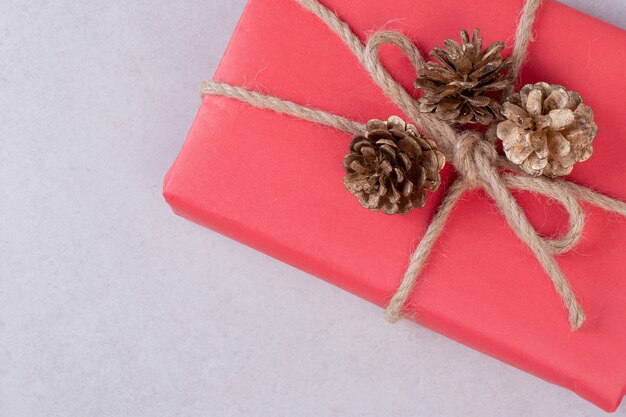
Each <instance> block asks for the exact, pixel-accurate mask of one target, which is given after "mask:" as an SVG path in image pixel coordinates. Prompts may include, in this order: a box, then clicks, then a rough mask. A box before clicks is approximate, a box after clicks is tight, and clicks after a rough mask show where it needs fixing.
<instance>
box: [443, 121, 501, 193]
mask: <svg viewBox="0 0 626 417" xmlns="http://www.w3.org/2000/svg"><path fill="white" fill-rule="evenodd" d="M497 158H498V152H497V151H496V148H495V146H494V145H493V144H492V143H491V142H488V141H487V140H486V139H485V137H484V136H483V135H481V134H480V133H478V132H475V131H472V130H468V131H466V132H463V133H462V134H461V135H460V136H459V138H458V140H457V142H456V146H455V151H454V155H453V158H452V164H453V165H454V168H456V170H457V172H458V173H459V175H461V176H462V177H463V178H464V179H465V182H466V184H467V186H468V187H471V188H479V187H482V183H483V179H482V176H481V172H482V171H483V170H484V169H485V167H487V166H490V167H492V166H494V165H495V162H496V160H497Z"/></svg>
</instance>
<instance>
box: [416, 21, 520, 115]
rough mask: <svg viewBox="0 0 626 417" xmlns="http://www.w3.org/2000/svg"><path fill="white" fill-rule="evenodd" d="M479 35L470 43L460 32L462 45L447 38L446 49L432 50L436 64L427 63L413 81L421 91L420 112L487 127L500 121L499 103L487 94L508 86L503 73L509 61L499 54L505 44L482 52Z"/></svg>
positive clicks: (464, 33)
mask: <svg viewBox="0 0 626 417" xmlns="http://www.w3.org/2000/svg"><path fill="white" fill-rule="evenodd" d="M478 33H479V30H478V29H475V30H474V34H473V36H472V40H471V41H470V40H469V36H468V34H467V31H465V30H462V31H461V40H462V45H459V44H458V43H457V42H455V41H454V40H452V39H446V40H445V41H444V43H443V44H444V47H445V49H441V48H438V47H435V49H434V50H433V51H431V52H430V56H431V57H433V58H436V59H437V60H438V61H434V62H433V61H430V62H426V64H425V66H424V67H423V68H422V69H420V70H419V73H418V74H419V78H417V79H416V80H415V87H416V88H419V89H422V90H423V91H424V95H423V96H422V97H421V98H420V99H419V105H420V111H422V112H426V113H429V112H434V114H435V116H436V117H437V118H439V119H441V120H446V121H449V122H453V123H461V124H463V123H470V122H476V123H481V124H483V125H489V124H491V123H492V122H493V121H494V120H497V119H499V117H500V103H499V102H498V100H495V99H493V98H491V97H489V96H488V95H487V94H488V93H493V92H499V91H502V90H504V89H505V88H506V87H507V86H509V85H510V84H511V80H510V77H509V76H508V75H507V74H506V73H504V71H505V70H507V69H508V68H509V67H510V65H511V60H510V59H504V58H502V55H500V51H502V49H504V42H496V43H494V44H492V45H491V46H489V47H488V48H487V49H485V50H484V51H483V50H482V38H481V37H480V35H479V34H478Z"/></svg>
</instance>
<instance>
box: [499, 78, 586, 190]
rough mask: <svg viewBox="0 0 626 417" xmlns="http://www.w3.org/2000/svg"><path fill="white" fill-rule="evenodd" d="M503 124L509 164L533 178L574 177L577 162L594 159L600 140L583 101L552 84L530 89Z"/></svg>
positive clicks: (510, 106) (509, 108) (512, 101)
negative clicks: (516, 166) (594, 152)
mask: <svg viewBox="0 0 626 417" xmlns="http://www.w3.org/2000/svg"><path fill="white" fill-rule="evenodd" d="M502 114H503V115H504V117H505V118H506V120H504V121H502V122H500V123H498V126H497V132H496V134H497V136H498V138H500V139H501V140H502V144H503V147H504V152H505V153H506V156H507V158H509V160H510V161H511V162H513V163H514V164H517V165H519V166H520V168H521V169H522V170H523V171H524V172H526V173H528V174H529V175H533V176H538V175H542V174H543V175H545V176H548V177H552V178H554V177H559V176H563V175H568V174H569V173H570V172H572V168H573V167H574V164H575V163H576V162H580V161H585V160H587V159H589V157H590V156H591V154H592V152H593V148H592V145H591V142H592V141H593V139H594V138H595V136H596V135H597V134H598V126H597V125H596V124H595V123H594V122H593V111H592V110H591V108H590V107H589V106H587V105H586V104H583V102H582V99H581V98H580V95H579V94H578V93H576V92H575V91H569V90H566V89H565V87H562V86H560V85H554V84H552V85H551V84H547V83H543V82H542V83H537V84H527V85H525V86H524V87H522V89H521V91H520V92H519V93H516V94H512V95H511V96H509V98H508V99H507V100H506V102H505V103H504V104H503V106H502Z"/></svg>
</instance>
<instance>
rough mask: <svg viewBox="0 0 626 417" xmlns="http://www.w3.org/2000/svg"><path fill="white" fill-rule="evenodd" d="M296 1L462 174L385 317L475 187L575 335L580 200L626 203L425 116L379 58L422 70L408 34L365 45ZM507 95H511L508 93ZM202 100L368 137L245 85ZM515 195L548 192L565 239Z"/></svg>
mask: <svg viewBox="0 0 626 417" xmlns="http://www.w3.org/2000/svg"><path fill="white" fill-rule="evenodd" d="M295 1H297V2H298V3H299V4H300V5H301V6H302V7H303V8H305V9H307V10H309V11H310V12H312V13H313V14H315V15H316V16H317V17H319V18H320V19H321V20H322V21H323V22H324V23H325V24H326V25H327V26H328V27H329V28H330V29H331V30H333V31H334V32H335V33H336V34H337V35H338V36H339V38H340V39H341V40H343V41H344V42H345V44H346V45H347V46H348V47H349V48H350V50H351V51H352V53H353V54H354V55H355V56H356V57H357V58H358V60H359V61H360V62H361V64H362V65H363V66H364V67H365V69H366V70H367V71H368V73H369V74H370V76H371V78H372V79H373V80H374V81H375V82H376V84H378V86H379V87H380V88H381V89H382V90H383V92H384V93H385V94H386V95H387V96H388V97H389V98H390V99H391V100H392V101H393V102H394V103H395V104H396V105H397V106H398V107H399V108H400V109H401V110H402V111H403V113H404V114H405V115H407V116H408V117H409V118H410V119H411V120H412V122H413V123H414V124H415V125H417V126H418V127H419V128H420V129H421V130H422V132H423V133H424V134H425V135H426V136H427V137H429V138H431V139H433V140H435V141H436V142H437V146H438V148H439V150H440V151H441V152H443V153H444V154H445V156H446V159H447V160H448V161H451V162H452V165H453V166H454V168H455V169H456V171H457V173H458V176H457V178H456V179H455V180H454V181H453V182H452V184H451V185H450V186H449V188H448V189H447V192H446V194H445V196H444V197H443V199H442V201H441V203H440V206H439V207H438V209H437V211H436V213H435V216H434V217H433V219H432V222H431V223H430V225H429V226H428V229H427V230H426V233H425V234H424V237H423V238H422V239H421V241H420V243H419V245H418V247H417V248H416V250H415V252H414V253H413V254H412V255H411V258H410V261H409V265H408V267H407V270H406V272H405V274H404V277H403V278H402V282H401V284H400V286H399V287H398V289H397V290H396V292H395V293H394V294H393V296H392V298H391V300H390V302H389V305H388V307H387V309H386V312H385V317H386V318H387V319H388V320H389V321H391V322H395V321H397V320H398V319H399V318H400V315H401V311H402V308H403V306H404V304H405V302H406V300H407V298H408V296H409V294H410V293H411V291H412V289H413V287H414V286H415V283H416V281H417V277H418V276H419V273H420V271H421V269H422V267H423V266H424V263H425V261H426V258H427V256H428V254H429V253H430V251H431V249H432V247H433V245H434V243H435V242H436V240H437V238H438V237H439V235H440V233H441V231H442V230H443V228H444V225H445V222H446V219H447V218H448V216H449V214H450V212H451V211H452V209H453V207H454V206H455V204H456V203H457V201H458V200H459V198H460V196H461V195H462V194H463V193H464V192H465V191H467V190H469V189H473V188H478V189H483V190H484V191H485V192H486V193H487V194H488V195H489V196H490V197H491V199H492V200H493V201H494V202H495V203H496V205H497V207H498V208H499V210H500V211H501V212H502V214H503V215H504V217H505V218H506V220H507V222H508V224H509V226H510V227H511V229H513V231H514V232H515V233H516V234H517V236H518V237H519V238H520V239H521V240H522V241H523V242H524V243H525V244H526V245H527V246H528V247H529V248H530V249H531V251H532V252H533V253H534V255H535V256H536V258H537V260H538V261H539V263H540V264H541V266H542V267H543V268H544V270H545V271H546V273H547V274H548V276H549V277H550V279H551V280H552V283H553V284H554V287H555V289H556V291H557V293H558V294H559V296H560V297H561V299H562V300H563V303H564V304H565V306H566V308H567V310H568V313H569V323H570V326H571V328H572V330H576V329H578V328H579V327H580V326H581V325H582V324H583V322H584V321H585V313H584V311H583V309H582V307H581V306H580V303H579V302H578V300H577V299H576V295H575V293H574V291H573V290H572V288H571V286H570V284H569V282H568V281H567V279H566V278H565V276H564V275H563V272H561V270H560V269H559V266H558V264H557V263H556V259H555V255H557V254H562V253H565V252H567V251H569V250H570V249H572V248H573V247H574V246H575V245H576V244H577V243H578V241H579V240H580V238H581V235H582V232H583V228H584V223H585V215H584V212H583V209H582V207H581V206H580V204H579V202H578V201H579V200H582V201H587V202H589V203H591V204H594V205H596V206H598V207H601V208H603V209H605V210H608V211H612V212H615V213H618V214H620V215H622V216H626V203H624V202H622V201H619V200H616V199H613V198H611V197H607V196H605V195H603V194H600V193H597V192H595V191H593V190H591V189H589V188H586V187H583V186H580V185H576V184H574V183H571V182H568V181H565V180H552V179H548V178H545V177H529V176H527V175H525V174H523V173H521V172H520V171H519V169H518V168H517V167H516V166H515V165H513V164H512V163H510V162H509V161H508V160H507V159H506V158H504V157H503V156H501V155H499V154H498V153H497V151H496V148H495V146H494V142H495V135H494V132H493V129H490V130H488V131H487V133H486V135H485V136H483V135H482V134H480V133H478V132H474V131H466V132H463V133H460V132H458V131H456V130H455V129H454V128H452V127H451V126H450V125H449V124H447V123H446V122H443V121H441V120H439V119H437V118H436V117H434V116H433V115H432V114H430V113H421V112H420V111H419V108H418V105H417V102H416V100H415V99H413V98H412V97H411V96H410V95H409V94H408V93H407V92H406V91H405V90H404V88H403V87H402V86H400V84H398V83H397V82H396V81H395V80H394V79H393V77H392V76H391V75H390V74H389V73H388V72H387V70H386V69H385V68H384V67H383V66H382V64H381V63H380V60H379V58H378V52H379V49H380V47H381V46H382V45H384V44H392V45H395V46H397V47H398V48H399V49H400V50H401V51H402V52H403V53H404V55H406V57H407V58H408V59H409V61H410V62H411V64H412V65H413V67H414V68H415V71H416V73H417V71H418V70H419V69H420V68H421V67H422V66H423V65H424V59H423V57H422V55H421V53H420V52H419V50H418V49H417V48H416V46H415V45H414V44H413V43H412V42H411V41H410V40H409V39H408V38H407V37H406V36H404V35H402V34H401V33H398V32H394V31H380V32H376V33H374V34H373V35H372V36H371V37H370V38H369V39H368V41H367V43H366V44H365V45H363V43H362V42H361V40H360V39H359V38H358V37H357V36H356V35H355V34H354V33H353V32H352V30H351V29H350V28H349V27H348V25H347V24H346V23H345V22H343V21H342V20H341V19H340V18H339V17H338V16H337V15H336V14H335V13H333V12H332V11H330V10H328V9H327V8H325V7H324V6H322V5H321V4H320V3H319V2H318V1H317V0H295ZM540 4H541V0H528V1H527V2H526V4H525V6H524V9H523V12H522V15H521V17H520V21H519V24H518V27H517V31H516V41H515V45H514V50H513V65H512V70H511V71H512V76H513V77H515V78H517V74H518V73H519V70H520V68H521V65H522V63H523V61H524V57H525V55H526V49H527V46H528V42H529V38H530V33H531V27H532V23H533V21H534V16H535V13H536V11H537V9H538V8H539V5H540ZM510 92H511V91H510V90H509V91H508V92H507V93H510ZM202 95H203V96H204V95H216V96H223V97H230V98H234V99H237V100H240V101H243V102H246V103H248V104H251V105H253V106H255V107H259V108H263V109H269V110H273V111H275V112H278V113H283V114H287V115H290V116H293V117H297V118H300V119H304V120H308V121H311V122H313V123H317V124H324V125H328V126H331V127H334V128H336V129H339V130H342V131H345V132H348V133H351V134H353V135H358V134H363V132H364V131H365V126H364V125H363V124H362V123H359V122H355V121H352V120H349V119H346V118H344V117H341V116H338V115H335V114H332V113H328V112H325V111H323V110H319V109H314V108H310V107H306V106H301V105H299V104H296V103H293V102H290V101H287V100H283V99H280V98H277V97H272V96H268V95H264V94H260V93H257V92H254V91H250V90H247V89H245V88H243V87H236V86H231V85H228V84H224V83H219V82H215V81H206V82H204V83H203V85H202ZM511 189H518V190H524V191H530V192H533V193H537V194H543V195H545V196H547V197H548V198H551V199H554V200H556V201H558V202H559V203H560V204H561V205H562V206H563V207H564V208H565V209H566V211H567V212H568V214H569V227H568V230H567V231H566V233H565V234H564V235H563V236H561V237H545V236H541V235H540V234H539V233H538V232H537V231H536V230H535V228H534V227H533V226H532V225H531V223H530V222H529V220H528V218H527V217H526V215H525V213H524V211H523V210H522V208H521V207H520V206H519V204H518V203H517V201H516V200H515V198H514V197H513V196H512V194H511V192H510V190H511Z"/></svg>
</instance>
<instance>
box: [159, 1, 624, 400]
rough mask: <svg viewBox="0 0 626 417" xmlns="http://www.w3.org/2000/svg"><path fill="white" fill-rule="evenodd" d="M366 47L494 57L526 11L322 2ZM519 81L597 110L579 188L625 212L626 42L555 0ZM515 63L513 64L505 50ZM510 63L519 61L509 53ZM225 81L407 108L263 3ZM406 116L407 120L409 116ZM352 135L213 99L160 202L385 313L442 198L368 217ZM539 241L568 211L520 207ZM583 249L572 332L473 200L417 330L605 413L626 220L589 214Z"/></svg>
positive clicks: (303, 99) (242, 25)
mask: <svg viewBox="0 0 626 417" xmlns="http://www.w3.org/2000/svg"><path fill="white" fill-rule="evenodd" d="M323 3H324V5H326V6H327V7H329V8H330V9H331V10H335V11H336V12H337V14H338V15H339V16H340V17H341V18H342V19H343V20H344V21H346V22H347V23H348V24H349V25H350V27H351V28H352V29H353V30H354V31H355V33H356V34H357V35H358V36H359V37H360V38H361V39H362V40H366V39H367V37H368V34H370V33H371V32H372V31H375V30H380V29H383V28H384V29H393V30H398V31H400V32H403V33H404V34H406V35H407V36H409V37H411V38H412V39H413V40H414V41H415V43H416V44H417V45H418V47H419V48H420V49H421V50H422V51H429V50H431V49H432V48H433V47H434V46H435V45H441V44H442V42H443V40H444V39H446V38H449V37H453V38H456V35H457V34H458V31H459V29H461V28H466V29H468V30H470V31H471V30H472V29H473V28H474V27H479V28H481V35H482V36H483V38H484V45H487V44H489V43H491V42H495V41H497V40H507V45H510V44H512V39H513V34H514V32H515V25H516V22H517V17H518V13H519V11H520V10H521V8H522V6H523V2H522V0H507V1H496V0H475V1H473V2H466V1H463V0H441V1H438V2H434V3H433V4H432V6H430V7H426V6H420V7H416V5H415V3H414V2H413V1H411V0H389V1H386V2H379V1H376V0H323ZM534 34H535V38H536V41H535V42H534V43H532V44H531V46H530V48H529V52H528V62H527V63H526V64H525V66H524V70H523V74H522V81H523V82H524V83H529V82H537V81H546V82H549V83H555V84H561V85H564V86H566V87H567V88H569V89H572V90H576V91H578V92H579V93H580V94H581V95H582V97H583V99H584V101H585V103H587V104H589V105H590V106H591V107H592V108H593V109H594V111H595V120H596V122H597V124H598V126H599V131H600V133H599V135H598V137H597V138H596V139H595V141H594V156H593V157H592V158H591V159H590V160H588V161H586V162H584V163H581V164H577V165H576V167H575V169H574V172H573V173H572V174H571V175H570V176H569V177H568V179H569V180H571V181H573V182H576V183H578V184H582V185H585V186H589V187H592V188H594V189H596V190H598V191H600V192H602V193H604V194H607V195H609V196H612V197H615V198H619V199H622V200H626V183H625V182H624V180H623V179H624V178H626V164H624V163H623V155H625V154H626V141H625V140H623V138H624V137H626V123H624V121H623V117H622V115H621V105H620V103H621V99H622V97H623V96H624V93H625V92H626V91H624V83H623V81H622V72H623V69H624V68H625V67H626V65H625V64H626V32H624V31H623V30H620V29H618V28H616V27H613V26H611V25H608V24H606V23H603V22H601V21H599V20H596V19H594V18H592V17H589V16H587V15H585V14H582V13H580V12H578V11H576V10H574V9H571V8H569V7H567V6H564V5H562V4H560V3H556V2H553V1H548V2H546V3H545V4H544V5H543V6H542V8H541V9H540V10H539V13H538V15H537V19H536V22H535V26H534ZM505 52H506V51H505ZM508 53H510V49H509V50H508ZM381 59H382V62H383V64H384V65H385V66H386V68H388V70H389V71H390V73H391V74H392V75H393V76H394V78H395V79H396V80H398V81H399V82H400V83H401V84H402V85H403V86H404V87H405V88H406V89H407V90H408V91H410V92H411V94H414V92H415V91H414V89H413V87H412V83H413V78H414V71H413V68H412V67H411V65H410V64H409V63H408V61H407V60H406V58H405V57H403V56H402V55H401V54H400V53H399V52H398V51H396V50H394V49H393V48H390V47H384V48H383V49H382V52H381ZM214 79H216V80H219V81H223V82H226V83H229V84H233V85H239V86H246V87H247V88H249V89H252V90H257V91H260V92H262V93H266V94H270V95H273V96H277V97H281V98H284V99H287V100H291V101H294V102H296V103H301V104H305V105H308V106H311V107H317V108H321V109H323V110H326V111H329V112H333V113H336V114H340V115H342V116H344V117H347V118H349V119H353V120H358V121H362V122H365V121H367V120H368V119H371V118H379V119H386V118H387V117H388V116H390V115H393V114H398V115H401V116H403V115H402V114H401V113H400V111H399V110H398V109H397V108H396V107H395V106H394V105H393V103H391V102H390V101H389V99H388V98H387V97H385V96H384V95H383V93H382V92H381V91H380V89H379V88H378V86H376V85H375V83H374V82H373V81H372V80H371V78H370V77H369V75H368V74H367V72H366V71H365V70H364V69H363V68H362V66H361V64H360V63H359V62H358V61H357V59H356V58H355V57H354V56H353V54H352V53H351V52H350V51H349V49H348V48H347V47H346V46H345V45H344V44H343V43H342V41H341V40H340V39H338V38H337V36H336V35H335V34H334V33H333V32H332V31H331V30H330V29H329V28H328V27H326V25H325V24H324V23H322V22H321V21H320V20H319V19H318V18H317V17H315V16H314V15H313V14H311V13H309V12H307V11H306V10H304V9H302V8H301V7H300V6H299V5H298V4H297V3H296V2H295V1H293V0H251V1H250V2H249V4H248V6H247V8H246V10H245V12H244V14H243V16H242V18H241V20H240V22H239V25H238V26H237V29H236V31H235V34H234V35H233V38H232V40H231V42H230V45H229V47H228V50H227V51H226V53H225V55H224V57H223V59H222V61H221V63H220V66H219V68H218V70H217V72H216V74H215V77H214ZM405 119H406V117H405ZM350 139H351V138H350V137H349V135H346V134H345V133H342V132H340V131H336V130H333V129H331V128H328V127H323V126H318V125H315V124H313V123H310V122H307V121H303V120H298V119H296V118H293V117H289V116H284V115H280V114H277V113H274V112H272V111H269V110H261V109H257V108H254V107H252V106H250V105H248V104H245V103H241V102H238V101H235V100H232V99H227V98H221V97H210V96H209V97H205V98H204V99H203V103H202V106H201V107H200V110H199V112H198V115H197V117H196V119H195V121H194V123H193V126H192V128H191V130H190V132H189V135H188V137H187V140H186V142H185V144H184V147H183V149H182V150H181V152H180V155H179V156H178V158H177V159H176V161H175V163H174V165H173V166H172V168H171V169H170V171H169V172H168V174H167V176H166V179H165V184H164V195H165V197H166V199H167V201H168V202H169V204H170V205H171V206H172V208H173V210H174V211H175V212H176V213H177V214H179V215H181V216H184V217H186V218H188V219H190V220H193V221H195V222H198V223H200V224H202V225H205V226H207V227H210V228H211V229H214V230H216V231H218V232H220V233H222V234H225V235H227V236H230V237H232V238H234V239H237V240H239V241H241V242H243V243H245V244H247V245H250V246H252V247H254V248H256V249H258V250H260V251H263V252H265V253H267V254H269V255H271V256H273V257H275V258H277V259H280V260H282V261H284V262H287V263H289V264H291V265H294V266H296V267H298V268H300V269H302V270H304V271H307V272H309V273H311V274H313V275H316V276H318V277H320V278H323V279H325V280H326V281H328V282H330V283H332V284H334V285H337V286H339V287H341V288H344V289H345V290H347V291H350V292H352V293H354V294H356V295H357V296H359V297H362V298H364V299H367V300H369V301H371V302H373V303H375V304H378V305H380V306H384V305H386V303H387V302H388V300H389V298H390V296H391V294H393V292H394V291H395V289H396V288H397V286H398V284H399V282H400V279H401V277H402V275H403V273H404V270H405V268H406V265H407V262H408V258H409V256H410V254H411V252H412V249H413V248H414V247H415V245H416V243H417V242H418V241H419V239H420V238H421V236H422V235H423V233H424V231H425V229H426V227H427V225H428V223H429V221H430V219H431V218H432V215H433V212H434V210H435V209H436V207H437V204H438V202H439V201H440V199H441V196H442V191H443V189H445V187H446V185H445V183H449V181H450V179H451V178H452V176H453V175H454V174H453V173H452V172H451V171H450V168H446V172H445V173H444V179H445V180H444V186H443V187H441V188H440V190H439V191H438V192H436V193H434V194H431V195H430V197H429V199H428V202H427V204H426V206H425V207H424V208H423V209H420V210H413V211H411V212H410V213H409V214H408V215H404V216H400V215H393V216H389V215H385V214H383V213H380V212H372V211H368V210H365V209H363V208H362V207H361V206H360V205H359V203H358V201H357V200H356V199H355V198H354V196H352V195H351V194H350V193H348V192H347V191H346V190H345V189H344V186H343V177H344V175H345V172H344V170H343V165H342V158H343V156H344V154H345V153H346V152H347V146H348V143H349V141H350ZM516 197H517V198H518V201H519V202H520V204H521V205H522V207H523V208H524V209H525V211H526V213H527V214H528V216H529V218H530V220H531V221H532V222H533V224H534V225H536V226H537V228H538V229H539V230H540V231H541V232H542V233H548V234H550V233H557V234H558V232H559V231H561V230H562V229H563V228H564V227H565V226H566V224H567V218H566V215H565V213H564V211H563V210H562V209H561V208H560V207H559V206H558V205H556V204H550V201H548V200H547V199H544V198H538V197H537V196H534V195H530V193H516ZM584 209H585V211H586V213H587V224H586V229H585V232H584V236H583V239H582V242H581V243H580V244H579V245H578V246H577V247H576V249H575V250H574V251H571V252H569V253H567V254H564V255H560V256H558V263H559V265H560V267H561V268H562V270H563V271H564V272H565V274H566V275H567V277H568V279H569V280H570V283H571V285H572V287H573V288H574V290H575V292H576V294H577V295H578V298H579V300H580V301H581V303H582V306H583V308H584V310H585V312H586V314H587V317H588V319H587V322H586V323H585V324H584V325H583V327H582V328H581V329H579V330H578V331H576V332H571V330H570V328H569V325H568V322H567V314H566V311H565V310H564V308H563V305H562V302H561V300H560V299H559V297H558V296H557V294H556V293H555V291H554V288H553V286H552V283H551V282H550V279H549V278H548V277H547V276H546V275H545V272H544V271H543V269H542V268H541V267H540V265H539V263H538V262H537V260H536V259H535V258H534V257H533V255H532V254H531V253H530V251H529V250H528V248H526V247H525V246H524V244H523V243H522V242H521V241H520V240H519V239H518V238H517V237H516V236H515V234H514V233H513V232H512V230H511V229H510V228H509V227H508V226H507V224H506V221H505V220H504V218H503V217H502V215H501V214H500V213H499V212H498V210H497V209H496V208H495V207H494V206H493V203H492V202H491V201H490V200H489V198H488V197H487V196H486V195H485V194H484V193H483V192H480V191H473V192H468V193H467V194H466V195H465V197H464V198H463V199H462V201H461V202H460V203H459V204H458V205H457V207H456V208H455V210H454V212H453V214H452V216H451V218H450V220H449V221H448V224H447V225H446V229H445V231H444V233H443V235H442V236H441V237H440V238H439V241H438V242H437V243H436V245H435V248H434V250H433V253H432V254H431V255H430V257H429V261H428V265H427V266H426V268H425V269H424V270H423V272H422V274H421V277H420V281H419V284H418V286H417V287H416V288H415V290H414V291H413V293H412V295H411V297H410V300H409V304H408V306H407V310H408V311H409V313H411V312H414V313H415V314H414V319H415V321H416V322H418V323H420V324H422V325H424V326H427V327H429V328H431V329H433V330H435V331H437V332H440V333H442V334H445V335H447V336H448V337H450V338H452V339H455V340H457V341H459V342H461V343H464V344H466V345H468V346H470V347H472V348H474V349H477V350H480V351H481V352H484V353H486V354H488V355H490V356H493V357H495V358H498V359H500V360H502V361H504V362H507V363H509V364H511V365H513V366H516V367H518V368H521V369H523V370H526V371H527V372H530V373H532V374H535V375H537V376H539V377H541V378H543V379H545V380H547V381H550V382H553V383H555V384H558V385H561V386H564V387H566V388H569V389H571V390H573V391H575V392H576V393H578V394H579V395H581V396H582V397H584V398H586V399H588V400H589V401H591V402H593V403H595V404H597V405H598V406H600V407H602V408H604V409H606V410H614V409H616V408H617V406H618V405H619V403H620V401H621V398H622V397H623V396H624V394H625V393H626V262H624V258H623V256H624V254H625V253H626V221H625V220H624V219H623V218H620V217H618V216H616V215H613V214H610V213H607V212H605V211H603V210H601V209H599V208H596V207H593V206H590V205H587V204H585V205H584Z"/></svg>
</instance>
